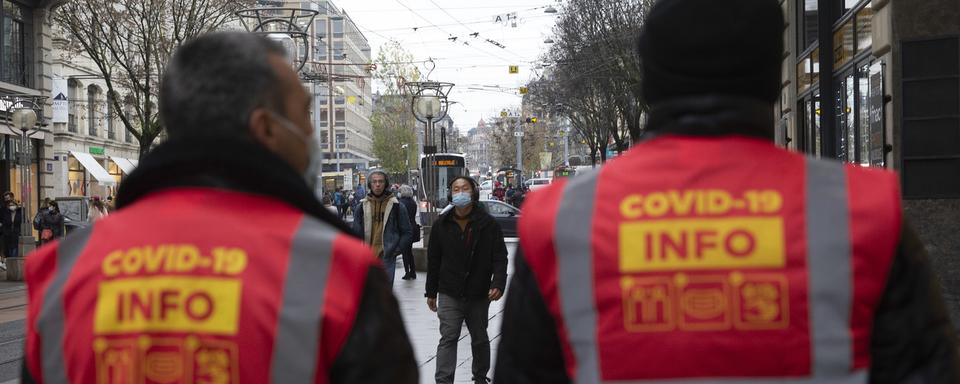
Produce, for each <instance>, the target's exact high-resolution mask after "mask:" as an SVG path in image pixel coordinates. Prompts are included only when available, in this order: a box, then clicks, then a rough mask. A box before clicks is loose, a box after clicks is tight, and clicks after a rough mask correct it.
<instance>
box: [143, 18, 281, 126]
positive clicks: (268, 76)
mask: <svg viewBox="0 0 960 384" xmlns="http://www.w3.org/2000/svg"><path fill="white" fill-rule="evenodd" d="M271 55H280V56H284V55H286V51H285V50H284V48H283V46H282V45H280V44H279V43H277V42H275V41H273V40H270V39H268V38H266V37H264V36H260V35H256V34H253V33H247V32H214V33H208V34H205V35H202V36H200V37H198V38H196V39H194V40H191V41H189V42H187V43H186V44H184V45H183V46H181V47H180V48H178V49H177V51H176V53H175V54H174V55H173V58H171V59H170V62H169V64H168V65H167V68H166V73H165V74H164V76H163V80H162V81H161V84H160V119H161V121H162V122H163V124H164V125H165V128H166V130H167V134H168V135H169V137H170V139H177V138H181V137H196V136H213V137H223V136H227V137H249V132H248V131H247V125H248V124H249V119H250V113H252V112H253V110H254V109H256V108H258V107H269V108H272V109H275V110H282V109H283V91H282V89H281V86H280V84H279V83H280V81H279V78H278V77H277V73H276V71H275V69H274V68H273V66H272V65H271V64H270V60H269V57H270V56H271Z"/></svg>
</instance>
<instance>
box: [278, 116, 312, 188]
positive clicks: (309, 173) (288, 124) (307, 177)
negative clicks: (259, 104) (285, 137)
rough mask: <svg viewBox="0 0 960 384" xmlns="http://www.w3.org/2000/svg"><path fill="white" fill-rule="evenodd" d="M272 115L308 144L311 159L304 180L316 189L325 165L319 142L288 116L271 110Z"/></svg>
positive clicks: (304, 172)
mask: <svg viewBox="0 0 960 384" xmlns="http://www.w3.org/2000/svg"><path fill="white" fill-rule="evenodd" d="M270 115H272V116H273V117H274V118H276V119H277V121H278V122H280V126H281V127H284V128H286V129H287V130H288V131H290V133H293V134H294V136H297V137H298V138H300V141H303V144H304V145H306V146H307V154H308V156H309V159H308V160H307V161H308V163H307V169H306V170H304V171H303V180H304V181H306V182H307V186H309V187H310V189H314V188H315V187H316V185H317V177H319V176H320V169H321V168H322V167H323V157H322V156H321V155H322V154H321V153H320V145H319V144H317V140H315V139H314V138H313V136H307V135H305V134H303V132H302V131H300V129H298V128H297V126H296V124H294V123H293V122H292V121H290V120H289V119H287V118H286V117H283V116H282V115H280V114H279V113H276V112H270Z"/></svg>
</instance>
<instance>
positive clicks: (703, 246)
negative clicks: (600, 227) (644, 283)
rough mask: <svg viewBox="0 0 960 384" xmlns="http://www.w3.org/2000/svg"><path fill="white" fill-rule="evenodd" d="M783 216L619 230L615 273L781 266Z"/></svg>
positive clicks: (678, 221) (652, 223)
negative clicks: (618, 255) (618, 253)
mask: <svg viewBox="0 0 960 384" xmlns="http://www.w3.org/2000/svg"><path fill="white" fill-rule="evenodd" d="M783 233H784V229H783V218H781V217H729V218H717V219H706V218H700V219H663V220H650V221H642V222H631V223H625V224H621V226H620V271H621V272H647V271H673V270H692V269H731V268H744V267H765V268H779V267H783V266H784V264H785V262H786V249H785V245H784V234H783Z"/></svg>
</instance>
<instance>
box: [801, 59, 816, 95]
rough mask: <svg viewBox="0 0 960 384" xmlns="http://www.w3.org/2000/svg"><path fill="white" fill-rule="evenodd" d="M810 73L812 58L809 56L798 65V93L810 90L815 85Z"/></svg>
mask: <svg viewBox="0 0 960 384" xmlns="http://www.w3.org/2000/svg"><path fill="white" fill-rule="evenodd" d="M810 72H811V71H810V57H809V56H807V57H804V58H803V59H801V60H800V62H799V63H797V92H803V91H806V90H807V89H810V86H811V85H812V84H813V77H812V76H811V73H810Z"/></svg>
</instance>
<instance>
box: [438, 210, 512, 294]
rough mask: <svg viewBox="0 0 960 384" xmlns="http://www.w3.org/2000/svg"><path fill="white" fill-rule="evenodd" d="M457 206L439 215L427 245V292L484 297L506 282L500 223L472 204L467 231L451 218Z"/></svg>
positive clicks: (505, 264) (505, 261)
mask: <svg viewBox="0 0 960 384" xmlns="http://www.w3.org/2000/svg"><path fill="white" fill-rule="evenodd" d="M455 212H456V210H454V209H451V210H450V211H448V212H447V213H445V214H443V215H441V216H440V217H439V218H438V219H437V222H436V223H434V225H433V228H432V229H431V230H430V240H429V244H428V246H427V293H426V297H433V298H435V297H437V292H439V293H443V294H445V295H450V296H453V297H458V298H460V297H465V298H480V297H487V294H488V293H489V291H490V289H491V288H498V289H500V291H501V292H503V290H504V288H505V287H506V285H507V245H506V243H504V241H503V231H501V230H500V224H497V221H496V220H494V219H493V216H490V214H489V213H487V212H486V211H485V210H484V209H483V208H478V205H476V204H474V208H473V210H472V211H471V212H470V223H469V224H467V228H466V231H463V230H461V229H460V225H458V224H457V222H456V220H454V218H453V217H454V214H455Z"/></svg>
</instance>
